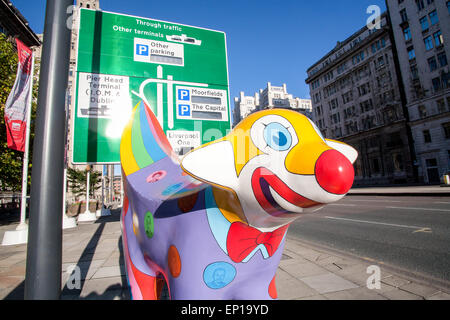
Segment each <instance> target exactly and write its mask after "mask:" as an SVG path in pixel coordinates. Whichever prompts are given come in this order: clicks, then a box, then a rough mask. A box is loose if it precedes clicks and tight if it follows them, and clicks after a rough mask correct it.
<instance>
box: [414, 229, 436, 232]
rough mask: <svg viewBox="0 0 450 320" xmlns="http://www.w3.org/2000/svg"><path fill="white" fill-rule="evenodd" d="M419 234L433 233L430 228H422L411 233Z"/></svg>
mask: <svg viewBox="0 0 450 320" xmlns="http://www.w3.org/2000/svg"><path fill="white" fill-rule="evenodd" d="M419 232H423V233H433V231H432V230H431V229H430V228H423V229H420V230H416V231H414V232H413V233H419Z"/></svg>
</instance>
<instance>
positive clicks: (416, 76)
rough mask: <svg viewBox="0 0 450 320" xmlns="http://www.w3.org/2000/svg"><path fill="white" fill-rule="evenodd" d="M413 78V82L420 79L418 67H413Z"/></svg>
mask: <svg viewBox="0 0 450 320" xmlns="http://www.w3.org/2000/svg"><path fill="white" fill-rule="evenodd" d="M411 76H412V78H413V80H415V79H419V71H418V70H417V66H416V65H414V66H411Z"/></svg>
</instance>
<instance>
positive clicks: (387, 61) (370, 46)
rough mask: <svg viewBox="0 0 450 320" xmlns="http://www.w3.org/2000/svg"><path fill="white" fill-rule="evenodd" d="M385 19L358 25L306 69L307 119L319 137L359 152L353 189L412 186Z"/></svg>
mask: <svg viewBox="0 0 450 320" xmlns="http://www.w3.org/2000/svg"><path fill="white" fill-rule="evenodd" d="M391 38H392V37H391V35H390V27H389V23H388V18H387V14H383V15H382V17H381V26H380V28H378V29H369V28H368V27H367V26H364V27H363V28H362V29H360V30H358V31H357V32H356V33H354V34H353V35H352V36H350V37H349V38H347V39H346V40H344V41H343V42H338V43H337V45H336V47H335V48H334V49H333V50H331V51H330V52H329V53H328V54H326V55H325V56H324V57H323V58H321V59H320V60H319V61H318V62H316V63H315V64H314V65H312V66H311V67H310V68H309V69H308V71H307V72H308V78H307V79H306V83H307V84H309V86H310V94H311V98H312V104H313V120H314V121H315V123H316V124H317V125H318V127H319V128H320V129H321V130H322V132H323V134H324V136H326V137H327V138H331V139H338V140H341V141H344V142H346V143H348V144H350V145H352V146H353V147H354V148H356V149H357V150H358V152H359V157H358V160H357V161H356V163H355V185H391V184H400V183H407V182H413V181H415V175H414V167H413V161H414V151H413V148H412V145H411V143H410V139H409V135H410V132H409V128H408V125H407V114H406V112H405V111H406V110H405V109H404V103H403V102H402V93H401V89H400V86H399V84H400V82H399V79H398V76H397V68H398V67H397V64H396V59H395V56H394V51H393V46H394V44H393V42H392V39H391Z"/></svg>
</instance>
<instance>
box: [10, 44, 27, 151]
mask: <svg viewBox="0 0 450 320" xmlns="http://www.w3.org/2000/svg"><path fill="white" fill-rule="evenodd" d="M16 43H17V53H18V56H19V65H18V68H17V76H16V81H15V83H14V86H13V88H12V89H11V93H10V94H9V97H8V100H7V101H6V105H5V123H6V132H7V141H8V147H9V148H11V149H14V150H18V151H22V152H25V141H26V128H27V125H29V124H27V113H28V109H29V108H31V91H30V86H31V85H32V79H31V75H32V72H31V65H32V59H33V52H32V51H31V49H30V48H28V47H27V46H26V45H24V44H23V43H22V42H21V41H20V40H18V39H16Z"/></svg>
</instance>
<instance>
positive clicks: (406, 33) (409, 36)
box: [372, 27, 411, 53]
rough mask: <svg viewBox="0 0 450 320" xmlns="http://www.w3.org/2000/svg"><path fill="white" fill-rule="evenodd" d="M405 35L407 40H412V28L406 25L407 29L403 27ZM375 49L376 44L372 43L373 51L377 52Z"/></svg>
mask: <svg viewBox="0 0 450 320" xmlns="http://www.w3.org/2000/svg"><path fill="white" fill-rule="evenodd" d="M403 35H404V36H405V41H408V40H411V29H410V28H409V27H406V28H405V29H403ZM374 49H375V45H374V44H373V45H372V52H373V53H375V51H376V50H374Z"/></svg>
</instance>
